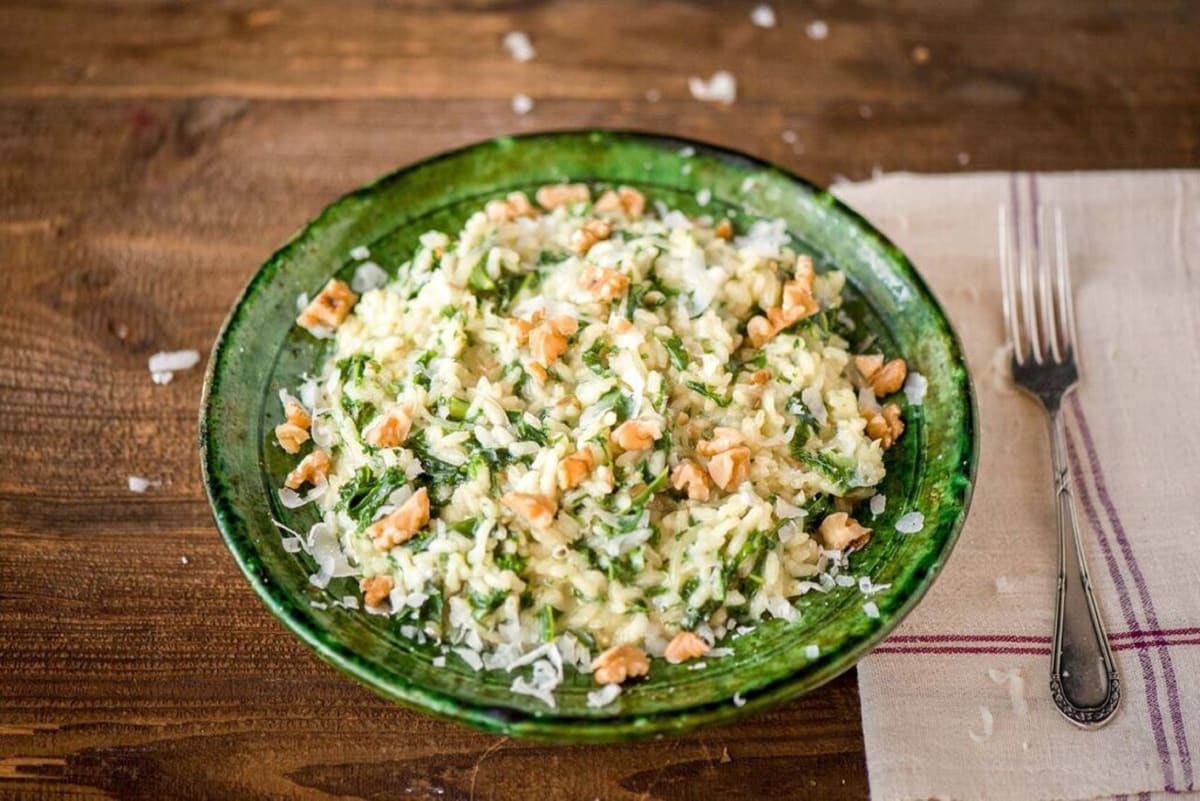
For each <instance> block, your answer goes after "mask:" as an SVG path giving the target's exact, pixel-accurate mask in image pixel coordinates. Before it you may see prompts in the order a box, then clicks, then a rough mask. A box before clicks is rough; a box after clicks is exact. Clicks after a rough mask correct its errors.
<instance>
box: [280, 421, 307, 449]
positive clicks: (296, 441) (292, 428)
mask: <svg viewBox="0 0 1200 801" xmlns="http://www.w3.org/2000/svg"><path fill="white" fill-rule="evenodd" d="M275 439H276V441H278V442H279V447H281V448H283V449H284V450H285V451H287V452H288V453H299V452H300V446H301V445H303V444H304V443H306V442H308V432H307V431H305V430H304V429H303V428H301V427H300V426H298V425H296V424H295V423H280V424H279V425H277V426H275Z"/></svg>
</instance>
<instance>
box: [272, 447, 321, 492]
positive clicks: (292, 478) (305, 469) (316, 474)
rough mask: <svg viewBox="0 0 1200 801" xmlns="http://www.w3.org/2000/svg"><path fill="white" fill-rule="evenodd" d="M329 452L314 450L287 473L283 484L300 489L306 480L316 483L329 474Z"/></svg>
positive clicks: (289, 487)
mask: <svg viewBox="0 0 1200 801" xmlns="http://www.w3.org/2000/svg"><path fill="white" fill-rule="evenodd" d="M329 467H330V463H329V454H328V453H326V452H325V451H313V452H312V453H310V454H309V455H308V456H305V457H304V458H303V459H301V460H300V464H298V465H296V469H295V470H293V471H292V472H290V473H288V474H287V478H286V479H284V481H283V486H285V487H287V488H288V489H300V488H301V487H302V486H304V482H306V481H307V482H308V483H309V484H313V485H316V484H318V483H320V481H321V479H323V478H325V477H326V476H328V475H329Z"/></svg>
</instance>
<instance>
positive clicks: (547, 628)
mask: <svg viewBox="0 0 1200 801" xmlns="http://www.w3.org/2000/svg"><path fill="white" fill-rule="evenodd" d="M538 618H539V620H540V622H541V635H542V642H550V641H551V640H553V639H554V607H553V606H543V607H542V609H541V611H540V612H538Z"/></svg>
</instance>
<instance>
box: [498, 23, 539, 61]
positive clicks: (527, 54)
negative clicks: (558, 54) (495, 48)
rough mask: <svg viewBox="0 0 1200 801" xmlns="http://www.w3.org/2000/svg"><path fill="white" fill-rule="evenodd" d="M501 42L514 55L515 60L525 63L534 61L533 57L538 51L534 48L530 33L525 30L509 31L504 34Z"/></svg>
mask: <svg viewBox="0 0 1200 801" xmlns="http://www.w3.org/2000/svg"><path fill="white" fill-rule="evenodd" d="M500 43H501V44H502V45H504V49H505V50H507V51H508V54H509V55H510V56H512V60H513V61H518V62H521V63H524V62H526V61H532V60H533V57H534V56H536V55H537V51H535V50H534V49H533V42H531V41H530V40H529V34H527V33H525V32H524V31H509V32H508V33H506V34H504V38H503V39H501V40H500Z"/></svg>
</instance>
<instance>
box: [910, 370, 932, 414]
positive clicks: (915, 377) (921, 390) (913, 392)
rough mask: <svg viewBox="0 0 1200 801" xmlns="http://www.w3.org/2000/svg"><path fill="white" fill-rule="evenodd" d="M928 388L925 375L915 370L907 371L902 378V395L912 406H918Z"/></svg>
mask: <svg viewBox="0 0 1200 801" xmlns="http://www.w3.org/2000/svg"><path fill="white" fill-rule="evenodd" d="M928 389H929V381H928V380H927V379H926V378H925V376H923V375H921V374H920V373H918V372H915V371H909V374H908V378H906V379H905V380H904V397H906V398H908V402H909V404H910V405H912V406H920V405H921V403H922V402H923V401H924V400H925V392H926V391H927V390H928Z"/></svg>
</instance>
